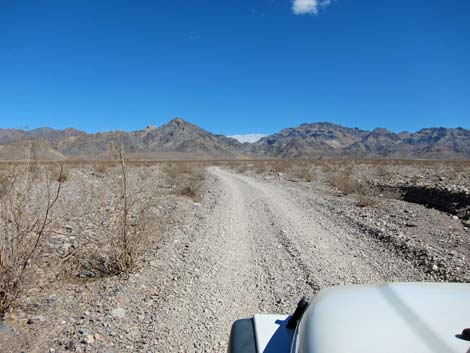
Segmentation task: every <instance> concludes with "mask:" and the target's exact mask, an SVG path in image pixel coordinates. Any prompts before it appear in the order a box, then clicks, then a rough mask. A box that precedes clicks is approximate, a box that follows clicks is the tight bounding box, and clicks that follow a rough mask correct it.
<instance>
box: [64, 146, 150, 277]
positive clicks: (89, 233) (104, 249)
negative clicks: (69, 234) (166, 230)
mask: <svg viewBox="0 0 470 353" xmlns="http://www.w3.org/2000/svg"><path fill="white" fill-rule="evenodd" d="M119 158H120V166H119V168H117V169H115V170H113V171H115V172H116V173H114V172H113V173H110V174H108V175H107V177H106V178H105V179H102V180H103V181H102V182H101V183H102V184H101V183H100V184H97V185H96V184H93V183H91V184H85V185H83V187H84V188H85V189H86V191H84V192H83V200H82V202H83V203H86V204H87V205H90V206H89V208H88V209H87V210H86V212H85V213H84V214H82V215H81V217H80V219H81V221H82V222H83V221H85V222H83V223H85V224H86V226H85V227H78V226H77V227H76V228H77V229H78V233H79V234H78V239H79V240H78V244H77V245H76V246H75V248H74V249H73V250H72V251H70V253H69V254H68V255H66V256H65V257H64V260H63V261H62V263H61V265H62V269H63V271H64V272H65V273H66V274H72V275H78V276H80V277H82V278H88V277H92V278H96V277H107V276H114V275H118V274H128V273H130V272H132V271H133V270H134V269H135V268H136V266H137V264H138V261H139V259H140V258H141V256H142V254H143V253H144V252H145V251H146V250H148V248H149V247H150V246H149V245H150V244H151V243H152V242H153V241H154V240H155V239H156V238H157V234H156V233H157V228H158V227H157V224H158V218H157V217H155V216H154V215H155V213H156V209H157V205H156V204H155V202H154V200H153V199H148V198H145V197H143V190H141V189H138V188H136V185H135V183H134V184H131V182H130V180H129V177H128V169H127V165H126V161H125V158H124V154H123V152H122V151H120V152H119ZM106 183H109V184H106ZM103 184H104V185H103Z"/></svg>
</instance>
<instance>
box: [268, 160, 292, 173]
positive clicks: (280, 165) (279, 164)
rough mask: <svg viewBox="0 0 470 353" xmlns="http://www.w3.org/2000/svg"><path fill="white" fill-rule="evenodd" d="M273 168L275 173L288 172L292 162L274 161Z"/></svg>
mask: <svg viewBox="0 0 470 353" xmlns="http://www.w3.org/2000/svg"><path fill="white" fill-rule="evenodd" d="M271 169H272V170H273V172H275V173H287V171H288V170H289V169H290V162H289V161H287V160H286V161H274V162H272V163H271Z"/></svg>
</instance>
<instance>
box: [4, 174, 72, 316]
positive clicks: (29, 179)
mask: <svg viewBox="0 0 470 353" xmlns="http://www.w3.org/2000/svg"><path fill="white" fill-rule="evenodd" d="M29 167H30V165H26V166H25V168H23V167H22V168H19V169H18V168H13V169H12V170H11V171H10V174H9V175H7V176H5V175H4V176H3V177H2V185H3V188H4V189H3V190H4V191H3V197H2V198H1V200H0V202H1V210H0V316H2V315H3V314H4V313H5V311H6V310H7V309H8V308H9V307H10V305H11V304H12V303H13V302H14V300H15V299H16V298H17V296H18V294H19V293H20V292H21V290H22V289H23V286H24V283H25V280H26V278H27V277H28V276H29V274H30V271H31V269H32V268H33V266H34V264H35V261H36V259H37V256H38V254H39V253H40V251H41V249H42V245H43V242H44V240H45V238H46V237H47V236H48V233H49V230H50V228H51V227H52V225H53V223H54V222H55V221H56V217H55V215H54V214H53V211H54V206H55V205H56V202H57V200H58V199H59V196H60V193H61V188H62V182H61V181H59V182H56V181H54V180H53V179H52V178H51V175H50V174H49V173H48V171H47V169H45V168H42V169H41V171H43V172H44V174H43V175H41V178H39V179H36V178H37V177H38V173H39V169H37V171H36V174H35V175H34V176H32V175H31V174H29V173H28V169H29ZM62 171H63V166H62V167H60V171H59V176H60V174H61V173H62ZM33 178H34V179H33ZM61 179H62V178H59V180H61ZM33 180H35V181H34V183H33Z"/></svg>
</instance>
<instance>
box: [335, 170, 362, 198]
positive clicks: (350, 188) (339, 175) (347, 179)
mask: <svg viewBox="0 0 470 353" xmlns="http://www.w3.org/2000/svg"><path fill="white" fill-rule="evenodd" d="M328 182H329V183H330V184H331V185H332V186H334V187H335V188H336V189H338V190H340V191H341V192H342V193H343V194H346V195H348V194H354V193H357V192H359V190H360V185H359V182H358V181H357V180H356V179H355V178H354V177H353V176H352V175H351V172H350V171H344V170H343V171H340V172H336V173H333V174H331V175H330V176H329V178H328Z"/></svg>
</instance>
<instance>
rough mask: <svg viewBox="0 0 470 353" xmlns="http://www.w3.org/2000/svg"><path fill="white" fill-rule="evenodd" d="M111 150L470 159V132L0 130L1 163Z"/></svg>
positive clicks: (181, 123)
mask: <svg viewBox="0 0 470 353" xmlns="http://www.w3.org/2000/svg"><path fill="white" fill-rule="evenodd" d="M110 145H115V146H122V147H123V149H124V150H125V151H126V153H127V154H128V155H130V156H135V157H136V158H146V159H147V158H148V159H188V158H189V159H244V158H305V159H318V158H324V157H326V158H397V159H465V160H468V159H470V130H469V129H463V128H443V127H440V128H424V129H421V130H419V131H417V132H413V133H412V132H401V133H398V134H397V133H394V132H392V131H389V130H386V129H383V128H377V129H374V130H372V131H367V130H361V129H358V128H349V127H344V126H341V125H337V124H332V123H328V122H317V123H311V124H302V125H300V126H298V127H292V128H287V129H284V130H281V131H280V132H278V133H275V134H273V135H270V136H266V137H263V138H261V139H260V140H259V141H257V142H255V143H241V142H239V141H238V140H236V139H234V138H231V137H227V136H223V135H217V134H213V133H210V132H209V131H206V130H204V129H202V128H200V127H198V126H196V125H193V124H191V123H189V122H187V121H185V120H183V119H181V118H175V119H173V120H171V121H170V122H168V123H167V124H165V125H163V126H161V127H159V128H157V127H155V126H147V127H146V128H145V129H143V130H137V131H131V132H126V131H110V132H100V133H94V134H90V133H86V132H84V131H80V130H77V129H65V130H55V129H51V128H39V129H34V130H19V129H0V159H3V160H11V159H25V158H27V156H28V154H29V155H30V154H31V153H34V156H35V157H36V158H38V159H52V160H60V159H67V158H102V157H106V156H107V155H109V150H110Z"/></svg>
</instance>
